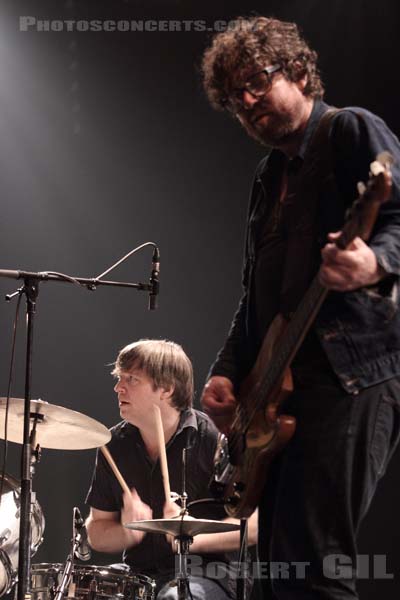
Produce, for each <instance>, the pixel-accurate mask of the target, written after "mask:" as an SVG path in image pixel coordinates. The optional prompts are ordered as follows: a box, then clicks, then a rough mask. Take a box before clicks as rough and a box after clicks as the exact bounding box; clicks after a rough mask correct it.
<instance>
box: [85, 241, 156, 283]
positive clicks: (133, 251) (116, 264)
mask: <svg viewBox="0 0 400 600" xmlns="http://www.w3.org/2000/svg"><path fill="white" fill-rule="evenodd" d="M145 246H152V247H153V248H157V244H155V243H154V242H145V243H144V244H141V245H140V246H138V247H137V248H134V249H133V250H131V251H130V252H128V254H125V256H123V257H122V258H120V259H119V260H117V262H116V263H114V264H113V265H111V267H109V268H108V269H106V270H105V271H104V273H100V275H97V277H95V279H101V278H102V277H104V275H108V273H110V272H111V271H112V270H113V269H115V268H116V267H118V265H120V264H121V263H123V262H124V260H126V259H127V258H129V257H130V256H131V255H132V254H135V252H138V251H139V250H141V249H142V248H145Z"/></svg>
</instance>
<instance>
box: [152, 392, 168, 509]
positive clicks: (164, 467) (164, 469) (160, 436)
mask: <svg viewBox="0 0 400 600" xmlns="http://www.w3.org/2000/svg"><path fill="white" fill-rule="evenodd" d="M153 408H154V418H155V420H156V431H157V440H158V449H159V453H160V466H161V476H162V480H163V484H164V494H165V500H166V501H167V502H169V501H170V500H171V488H170V487H169V475H168V463H167V453H166V451H165V438H164V429H163V424H162V420H161V412H160V407H159V406H157V404H153Z"/></svg>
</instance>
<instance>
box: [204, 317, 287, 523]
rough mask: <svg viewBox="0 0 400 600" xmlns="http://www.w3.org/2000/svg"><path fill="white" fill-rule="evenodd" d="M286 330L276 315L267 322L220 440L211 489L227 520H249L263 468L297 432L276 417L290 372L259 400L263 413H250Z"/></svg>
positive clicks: (265, 471) (262, 481)
mask: <svg viewBox="0 0 400 600" xmlns="http://www.w3.org/2000/svg"><path fill="white" fill-rule="evenodd" d="M286 326H287V321H286V320H285V319H284V318H283V317H282V316H281V315H278V316H277V317H276V318H275V319H274V321H273V322H272V324H271V326H270V328H269V330H268V332H267V334H266V336H265V338H264V342H263V345H262V348H261V350H260V352H259V354H258V358H257V362H256V363H255V365H254V367H253V369H252V370H251V372H250V374H249V375H248V376H247V378H246V379H245V380H244V382H243V384H242V386H241V388H240V392H239V395H238V398H237V400H238V406H239V407H240V408H239V409H238V412H237V415H236V419H235V421H234V423H233V426H232V429H231V431H230V433H229V435H228V436H225V435H224V434H220V436H219V441H218V448H217V452H216V461H215V467H216V468H217V464H218V463H219V469H220V473H219V475H220V477H218V475H217V473H215V475H216V476H215V487H216V489H217V493H218V491H219V494H221V493H222V494H223V496H224V498H225V500H226V502H227V504H226V507H225V508H226V511H227V513H228V514H229V515H230V516H232V517H236V518H248V517H249V516H250V515H251V514H252V513H253V512H254V510H255V509H256V507H257V505H258V501H259V498H260V494H261V492H262V490H263V488H264V485H265V483H266V480H267V474H268V468H269V466H270V464H271V462H272V461H273V459H274V458H275V456H276V455H277V454H279V453H280V452H281V451H282V450H283V448H284V447H285V446H286V444H287V443H288V442H289V440H290V438H291V437H292V435H293V433H294V431H295V428H296V420H295V418H294V417H292V416H290V415H285V414H280V407H281V405H282V403H283V402H284V400H286V398H287V397H288V395H289V394H290V393H291V392H292V391H293V382H292V376H291V372H290V369H289V368H288V369H286V370H285V372H284V375H283V377H281V378H280V380H279V382H278V383H277V384H276V385H275V386H274V387H273V388H272V390H271V391H270V393H269V394H268V396H267V397H266V398H265V399H264V403H263V404H264V406H263V408H262V409H261V410H260V409H255V399H256V398H257V399H258V398H259V397H260V393H262V389H260V388H261V386H262V379H263V375H264V374H265V365H266V364H268V363H269V361H270V360H272V355H273V353H274V348H275V347H276V346H277V344H279V340H280V339H281V337H282V335H283V332H284V331H285V329H286ZM244 421H248V422H249V425H248V426H247V427H246V429H245V430H243V429H242V427H243V422H244ZM228 457H229V460H228ZM218 479H219V481H218ZM218 483H219V484H220V488H219V490H218Z"/></svg>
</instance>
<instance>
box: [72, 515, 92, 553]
mask: <svg viewBox="0 0 400 600" xmlns="http://www.w3.org/2000/svg"><path fill="white" fill-rule="evenodd" d="M75 539H76V540H77V541H78V546H77V548H76V550H75V557H76V558H78V559H79V560H89V559H90V558H91V556H92V551H91V549H90V546H89V542H88V537H87V530H86V525H85V521H84V520H83V519H82V515H81V511H80V510H79V508H78V507H77V506H74V540H75Z"/></svg>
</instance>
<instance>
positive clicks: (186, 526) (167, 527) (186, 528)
mask: <svg viewBox="0 0 400 600" xmlns="http://www.w3.org/2000/svg"><path fill="white" fill-rule="evenodd" d="M124 527H126V528H127V529H137V530H139V531H146V532H149V533H164V534H169V535H173V536H174V537H176V536H178V535H187V536H190V537H193V536H195V535H198V534H199V533H224V532H226V531H236V530H238V529H240V525H236V524H235V523H226V522H224V521H212V520H210V519H194V518H193V517H190V516H189V515H186V516H185V517H184V518H183V519H182V517H175V518H173V519H151V520H147V521H133V522H132V523H124Z"/></svg>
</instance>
